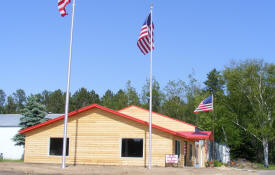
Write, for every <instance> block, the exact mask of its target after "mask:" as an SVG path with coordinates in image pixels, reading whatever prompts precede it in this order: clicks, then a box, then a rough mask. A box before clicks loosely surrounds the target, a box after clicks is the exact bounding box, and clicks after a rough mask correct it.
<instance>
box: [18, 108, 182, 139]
mask: <svg viewBox="0 0 275 175" xmlns="http://www.w3.org/2000/svg"><path fill="white" fill-rule="evenodd" d="M93 108H98V109H102V110H104V111H107V112H110V113H113V114H116V115H118V116H121V117H124V118H128V119H130V120H133V121H136V122H139V123H141V124H144V125H149V123H148V122H145V121H143V120H139V119H137V118H134V117H131V116H128V115H126V114H122V113H120V112H117V111H115V110H112V109H109V108H106V107H103V106H100V105H97V104H92V105H89V106H86V107H84V108H81V109H78V110H75V111H72V112H70V113H69V114H68V117H71V116H74V115H76V114H79V113H81V112H84V111H87V110H89V109H93ZM63 119H64V115H61V116H60V117H57V118H54V119H52V120H48V121H45V122H43V123H40V124H37V125H34V126H31V127H28V128H25V129H22V130H20V131H19V133H21V134H24V133H26V132H28V131H31V130H34V129H36V128H39V127H42V126H45V125H49V124H51V123H54V122H56V121H59V120H63ZM152 127H153V128H156V129H159V130H161V131H164V132H168V133H170V134H173V135H178V134H177V133H176V132H175V131H172V130H169V129H166V128H163V127H161V126H158V125H155V124H152Z"/></svg>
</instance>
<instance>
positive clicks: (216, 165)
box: [214, 160, 223, 167]
mask: <svg viewBox="0 0 275 175" xmlns="http://www.w3.org/2000/svg"><path fill="white" fill-rule="evenodd" d="M222 165H223V163H222V162H220V161H217V160H214V166H215V167H221V166H222Z"/></svg>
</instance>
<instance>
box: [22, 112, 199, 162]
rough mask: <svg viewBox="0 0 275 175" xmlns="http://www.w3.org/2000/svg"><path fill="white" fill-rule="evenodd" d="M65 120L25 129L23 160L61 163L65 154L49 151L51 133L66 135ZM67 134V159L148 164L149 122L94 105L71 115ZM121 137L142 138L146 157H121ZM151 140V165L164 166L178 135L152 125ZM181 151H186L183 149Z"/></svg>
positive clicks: (58, 135) (67, 160)
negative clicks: (51, 153)
mask: <svg viewBox="0 0 275 175" xmlns="http://www.w3.org/2000/svg"><path fill="white" fill-rule="evenodd" d="M147 117H148V116H147ZM63 123H64V120H59V121H56V122H54V123H51V124H49V125H46V126H43V127H39V128H37V129H34V130H31V131H29V132H26V133H25V134H26V141H25V157H24V161H25V162H33V163H61V159H62V156H52V155H49V142H50V141H49V140H50V138H51V137H61V138H62V137H63ZM67 137H68V138H69V155H68V156H67V157H66V163H69V164H95V165H130V166H146V165H147V161H148V160H147V159H148V156H147V153H148V142H149V141H148V138H149V135H148V126H146V125H143V124H141V123H138V122H135V121H132V120H129V119H126V118H123V117H120V116H117V115H115V114H112V113H110V112H107V111H103V110H100V109H97V108H94V109H91V110H88V111H85V112H82V113H80V114H77V115H76V116H73V117H70V118H69V119H68V133H67ZM122 138H142V139H143V144H144V147H143V157H142V158H124V157H123V158H122V157H121V139H122ZM177 139H179V138H177ZM152 140H153V141H152V166H165V155H166V154H173V153H174V152H173V149H174V148H173V142H174V140H175V136H173V135H171V134H169V133H166V132H164V131H160V130H158V129H155V128H153V129H152ZM188 144H189V143H188ZM181 145H183V142H181ZM181 152H182V153H183V149H182V150H181ZM193 154H194V152H193Z"/></svg>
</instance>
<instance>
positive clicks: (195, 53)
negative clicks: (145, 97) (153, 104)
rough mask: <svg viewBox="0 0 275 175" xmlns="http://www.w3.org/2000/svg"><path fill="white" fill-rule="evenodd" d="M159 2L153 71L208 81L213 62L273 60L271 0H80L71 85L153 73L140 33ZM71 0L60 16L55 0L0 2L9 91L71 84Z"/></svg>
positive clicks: (107, 83) (114, 83)
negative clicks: (140, 46) (192, 75)
mask: <svg viewBox="0 0 275 175" xmlns="http://www.w3.org/2000/svg"><path fill="white" fill-rule="evenodd" d="M151 2H153V3H154V9H153V21H154V24H155V48H156V49H155V51H154V53H153V75H154V77H155V78H156V79H157V80H158V81H159V83H160V85H161V87H164V86H165V85H166V83H167V82H168V81H169V80H178V79H182V80H184V81H187V80H188V74H190V73H192V72H194V73H195V77H196V78H197V79H198V80H199V81H200V82H203V81H205V79H206V74H207V73H208V72H209V71H211V70H212V69H213V68H217V69H218V70H222V69H223V68H224V66H225V65H228V64H229V63H230V61H231V60H243V59H246V58H263V59H264V60H265V61H266V62H269V63H271V62H272V63H274V62H275V49H274V48H275V1H273V0H261V1H260V0H257V1H256V0H242V1H240V0H223V1H221V0H208V1H205V0H171V1H164V0H163V1H160V0H152V1H148V0H118V1H112V0H100V1H99V0H97V1H96V0H92V1H91V0H76V8H75V28H74V42H73V57H72V72H71V91H72V92H74V91H76V90H77V89H79V88H81V87H86V88H87V89H89V90H92V89H94V90H95V91H96V92H97V93H99V94H100V95H102V94H103V93H104V92H105V91H106V90H107V89H111V90H112V91H114V92H116V91H117V90H118V89H120V88H124V87H125V84H126V82H127V80H131V81H132V85H133V86H134V87H136V88H137V90H138V91H139V92H140V91H141V88H142V86H143V85H144V84H145V81H146V78H148V77H149V55H146V56H143V54H142V53H141V52H140V51H139V50H138V47H137V46H136V42H137V38H138V35H139V32H140V28H141V25H142V24H143V22H144V20H145V18H146V16H147V15H148V13H149V9H150V3H151ZM71 9H72V4H69V5H68V6H67V12H68V13H69V15H68V16H66V17H64V18H62V17H61V16H60V15H59V12H58V10H57V0H48V1H37V0H27V1H19V0H17V1H16V2H14V3H12V4H11V3H10V2H9V1H3V2H1V10H0V16H1V27H0V60H1V64H0V65H1V67H0V75H1V76H0V82H1V85H0V89H3V90H4V91H5V92H6V94H8V95H10V94H11V93H12V92H14V91H15V90H16V89H19V88H22V89H24V90H25V92H26V93H27V94H30V93H40V92H42V91H43V90H44V89H47V90H50V91H53V90H56V89H61V90H63V91H65V89H66V79H67V64H68V53H69V35H70V21H71Z"/></svg>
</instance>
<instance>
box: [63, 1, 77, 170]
mask: <svg viewBox="0 0 275 175" xmlns="http://www.w3.org/2000/svg"><path fill="white" fill-rule="evenodd" d="M74 7H75V0H73V11H72V23H71V40H70V52H69V64H68V76H67V91H66V104H65V117H64V137H63V152H62V168H65V167H66V165H65V157H66V148H67V147H66V146H67V122H68V111H69V95H70V79H71V59H72V44H73V29H74Z"/></svg>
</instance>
